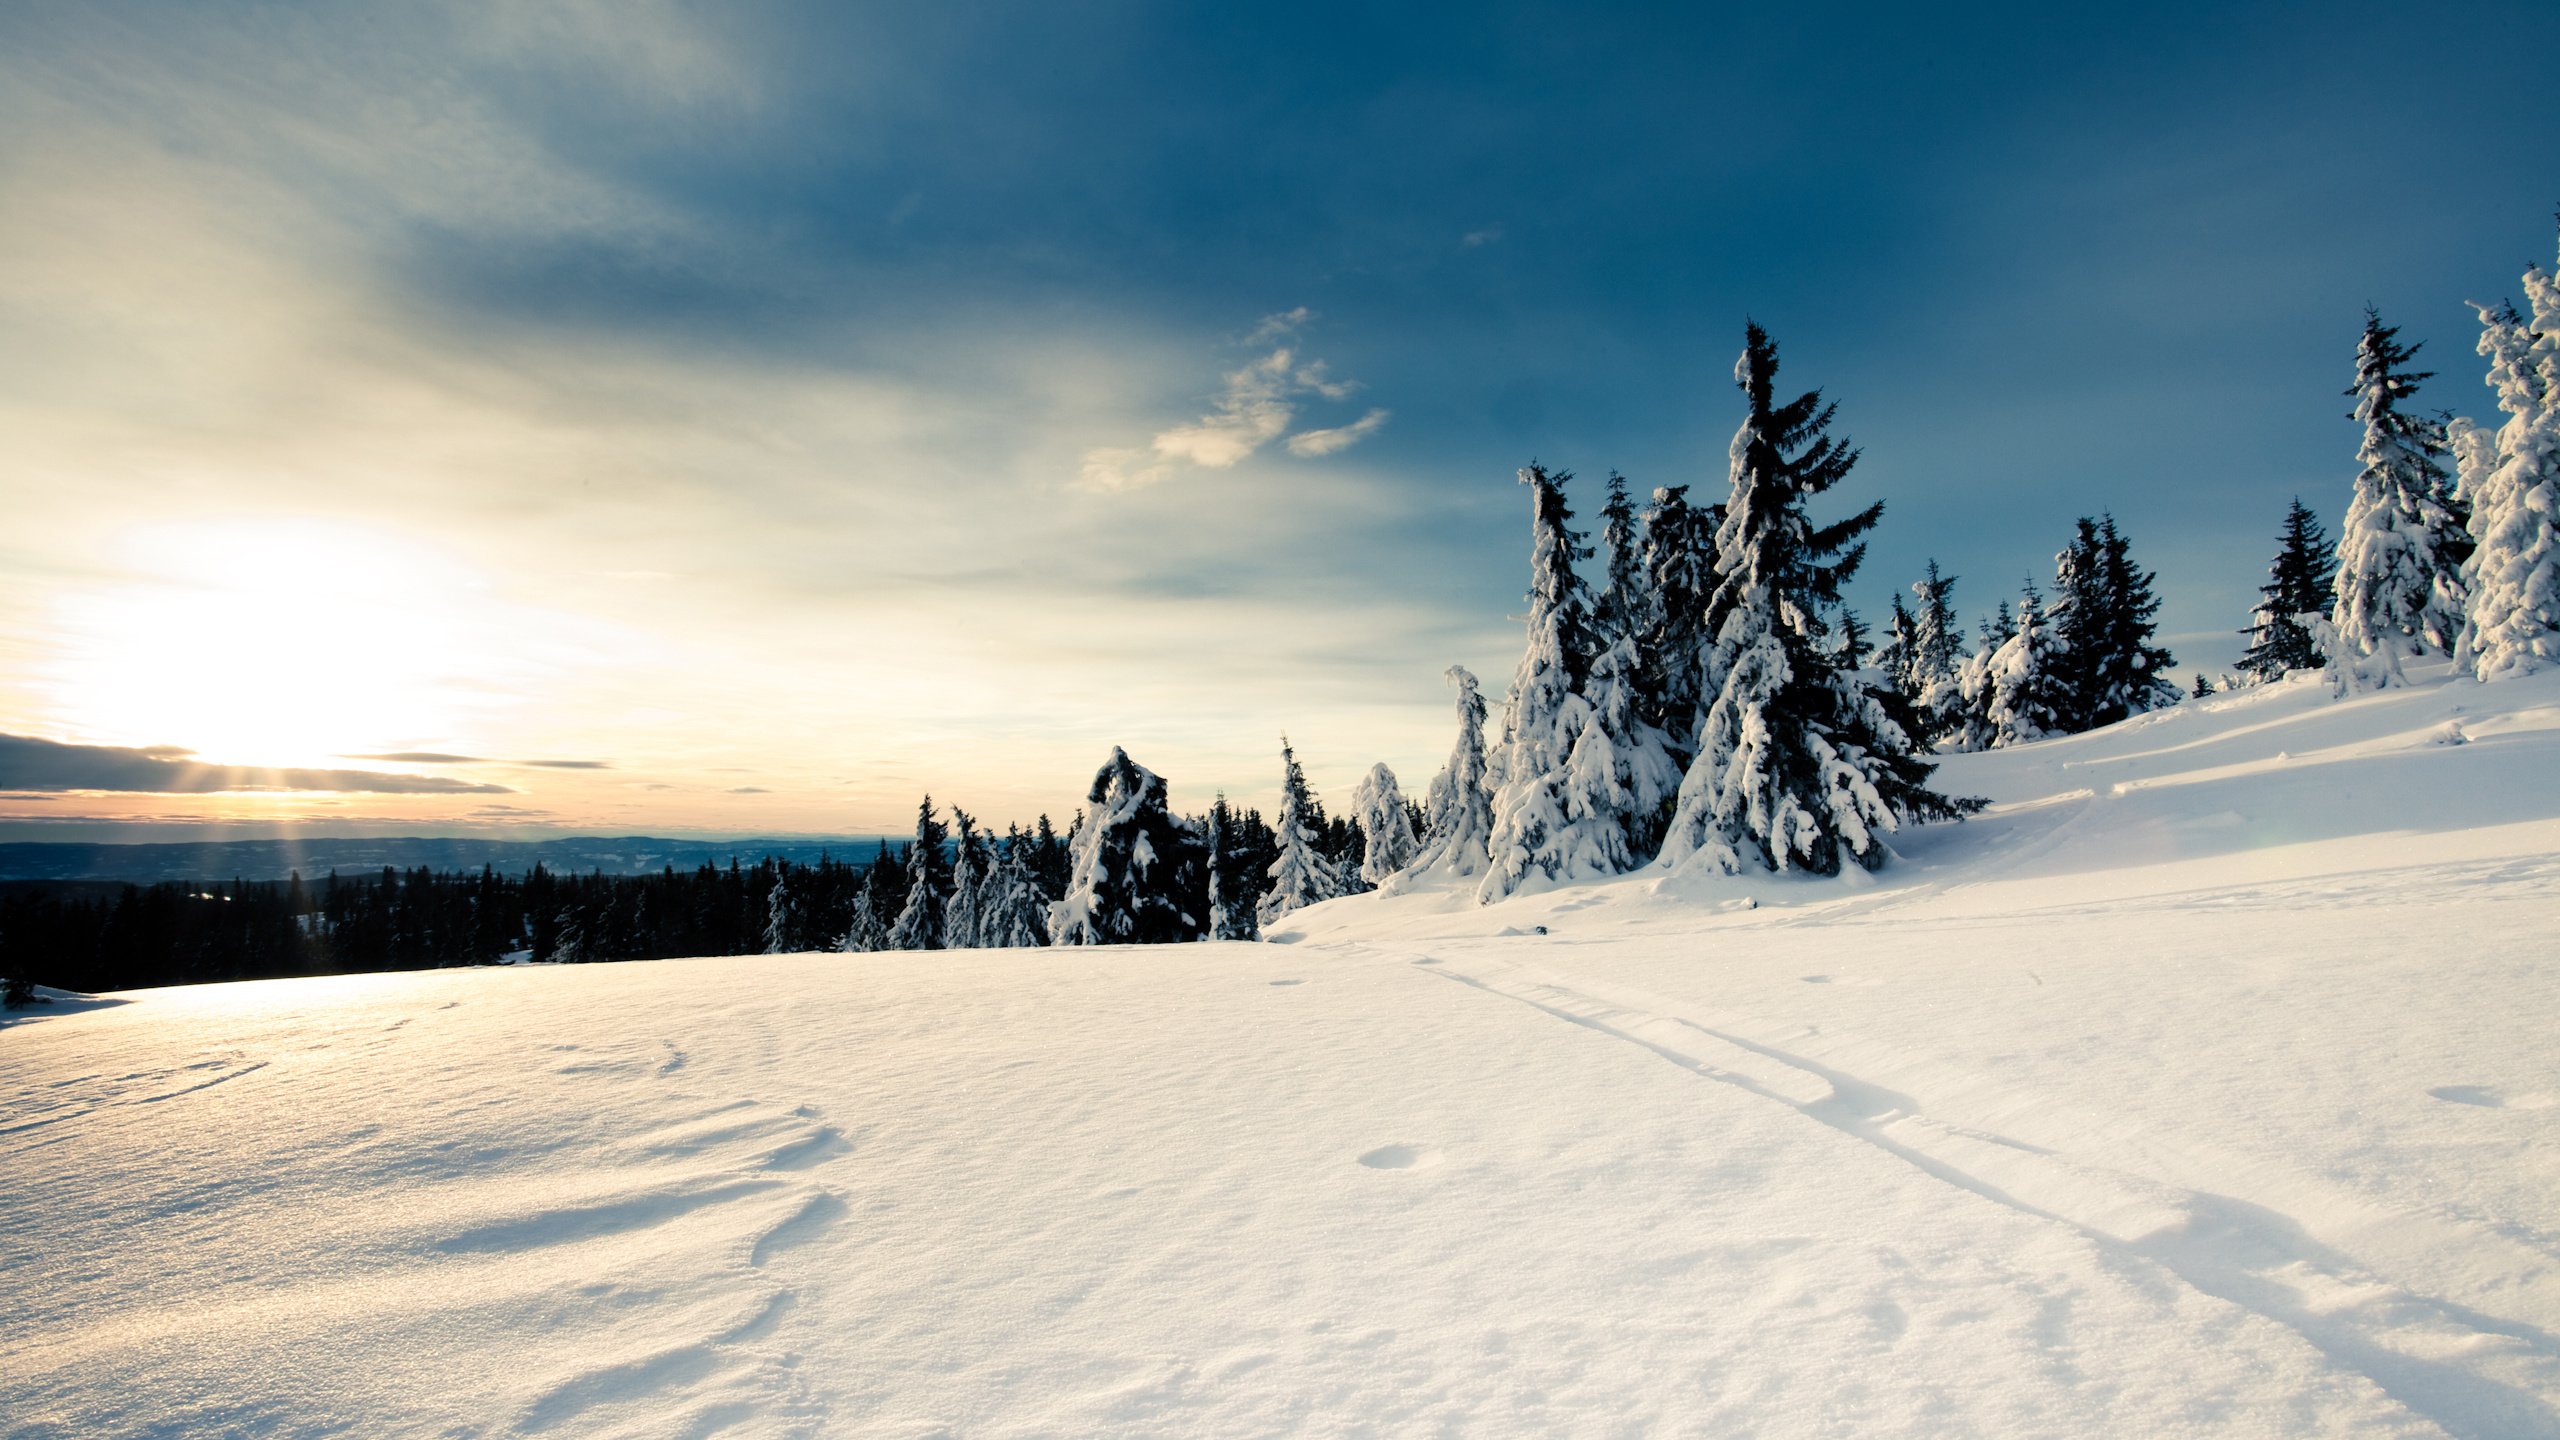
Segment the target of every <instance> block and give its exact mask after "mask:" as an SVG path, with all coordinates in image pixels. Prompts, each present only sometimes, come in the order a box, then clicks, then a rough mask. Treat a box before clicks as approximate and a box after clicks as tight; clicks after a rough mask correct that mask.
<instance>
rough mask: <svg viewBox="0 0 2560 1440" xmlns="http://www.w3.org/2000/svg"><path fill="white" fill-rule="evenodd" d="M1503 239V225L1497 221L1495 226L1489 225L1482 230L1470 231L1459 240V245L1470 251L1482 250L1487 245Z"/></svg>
mask: <svg viewBox="0 0 2560 1440" xmlns="http://www.w3.org/2000/svg"><path fill="white" fill-rule="evenodd" d="M1501 239H1502V225H1501V223H1500V222H1499V221H1497V222H1495V223H1494V224H1491V225H1487V226H1486V227H1484V228H1483V229H1481V230H1470V231H1468V232H1467V233H1466V234H1465V235H1464V236H1462V237H1460V238H1459V240H1458V243H1459V244H1460V245H1463V246H1465V247H1466V248H1467V249H1469V250H1480V249H1482V248H1484V247H1485V246H1487V245H1492V244H1495V243H1497V242H1499V241H1500V240H1501Z"/></svg>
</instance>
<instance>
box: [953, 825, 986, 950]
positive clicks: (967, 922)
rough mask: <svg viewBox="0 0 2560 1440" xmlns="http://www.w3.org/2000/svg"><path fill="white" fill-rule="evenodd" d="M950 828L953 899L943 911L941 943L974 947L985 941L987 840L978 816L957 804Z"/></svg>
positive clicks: (956, 948)
mask: <svg viewBox="0 0 2560 1440" xmlns="http://www.w3.org/2000/svg"><path fill="white" fill-rule="evenodd" d="M951 829H952V833H953V836H954V839H953V842H952V847H951V900H950V903H949V904H948V905H946V906H945V907H944V908H943V912H942V946H943V948H944V949H946V950H972V949H975V948H977V947H978V946H980V945H983V944H985V943H986V942H985V941H984V940H982V939H981V938H979V931H980V928H981V926H982V924H983V922H984V920H985V914H986V902H987V894H986V888H985V887H986V871H987V850H986V842H985V840H984V839H983V838H981V837H980V835H979V834H978V823H977V821H976V819H975V818H973V817H972V816H971V815H970V814H969V812H968V811H966V810H963V809H961V808H960V807H959V806H957V805H954V806H952V807H951Z"/></svg>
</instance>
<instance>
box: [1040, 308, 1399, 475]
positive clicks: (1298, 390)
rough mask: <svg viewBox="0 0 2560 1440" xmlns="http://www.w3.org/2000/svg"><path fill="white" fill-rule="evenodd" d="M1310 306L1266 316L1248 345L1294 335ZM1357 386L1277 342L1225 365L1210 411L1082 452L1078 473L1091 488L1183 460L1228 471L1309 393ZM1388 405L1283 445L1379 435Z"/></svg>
mask: <svg viewBox="0 0 2560 1440" xmlns="http://www.w3.org/2000/svg"><path fill="white" fill-rule="evenodd" d="M1314 318H1315V312H1314V311H1312V310H1309V309H1308V308H1307V307H1306V306H1304V305H1301V306H1298V307H1297V308H1296V309H1294V310H1284V311H1281V312H1280V313H1279V314H1276V315H1267V316H1264V317H1263V320H1262V323H1261V324H1259V325H1257V326H1255V327H1254V329H1253V331H1252V333H1251V334H1249V335H1247V336H1246V337H1245V343H1246V344H1248V345H1260V344H1265V343H1268V342H1270V341H1273V340H1280V339H1286V338H1288V337H1289V336H1291V335H1294V334H1295V333H1296V332H1297V331H1298V330H1299V329H1301V328H1302V327H1304V326H1305V325H1306V324H1307V323H1308V322H1309V321H1311V320H1313V319H1314ZM1359 389H1360V382H1358V381H1356V380H1336V379H1334V378H1333V376H1332V375H1331V374H1330V373H1329V372H1328V371H1327V369H1326V366H1325V362H1324V361H1322V360H1307V361H1304V362H1303V363H1302V362H1301V361H1300V359H1299V354H1298V351H1297V349H1295V348H1294V347H1292V346H1289V345H1282V346H1280V347H1279V348H1277V349H1275V350H1273V351H1272V352H1271V353H1269V354H1267V355H1264V356H1262V357H1261V358H1260V359H1257V360H1255V361H1253V362H1251V363H1250V364H1247V365H1246V366H1245V367H1244V368H1242V369H1240V370H1235V371H1232V372H1230V373H1229V374H1228V375H1227V376H1226V379H1225V383H1224V385H1223V386H1222V387H1221V388H1220V390H1219V392H1218V397H1217V399H1216V400H1215V401H1213V402H1212V403H1211V405H1210V409H1209V413H1208V414H1206V415H1203V416H1201V417H1200V418H1199V419H1197V420H1194V421H1192V422H1190V423H1189V424H1184V425H1176V426H1173V427H1171V428H1169V429H1166V430H1162V431H1159V432H1157V434H1156V435H1155V437H1154V438H1153V439H1152V440H1150V441H1148V442H1147V443H1146V444H1145V445H1140V446H1107V447H1103V448H1100V449H1095V450H1090V451H1087V452H1086V453H1085V457H1084V465H1083V469H1082V472H1081V480H1082V483H1083V486H1084V488H1085V489H1088V490H1096V491H1105V492H1108V491H1118V490H1137V489H1143V488H1145V487H1147V486H1149V485H1157V484H1161V483H1163V482H1164V481H1166V480H1170V479H1172V478H1173V477H1174V475H1175V474H1176V473H1177V472H1178V471H1179V470H1180V469H1182V468H1183V467H1186V466H1187V467H1191V468H1195V469H1202V470H1229V469H1233V468H1234V467H1235V466H1237V465H1240V464H1242V463H1244V461H1246V460H1247V459H1249V458H1251V457H1252V456H1253V454H1254V453H1255V452H1256V451H1259V450H1260V449H1262V448H1263V447H1264V446H1266V445H1268V444H1270V443H1271V442H1272V441H1274V440H1278V439H1280V438H1281V437H1282V436H1283V435H1287V434H1288V431H1289V427H1290V426H1291V425H1292V424H1293V423H1295V422H1296V420H1297V417H1298V407H1299V404H1300V402H1301V401H1303V400H1305V399H1307V398H1308V397H1310V396H1312V397H1316V398H1319V399H1324V400H1347V399H1349V398H1351V396H1352V395H1354V394H1355V393H1357V392H1358V391H1359ZM1387 413H1388V412H1387V411H1385V410H1383V409H1372V410H1371V411H1370V412H1369V413H1368V414H1366V415H1364V416H1362V417H1361V418H1360V419H1358V420H1356V421H1354V422H1352V423H1351V424H1349V425H1337V426H1332V427H1329V428H1324V429H1316V430H1306V431H1301V432H1300V433H1298V434H1296V435H1291V436H1289V438H1288V441H1287V442H1286V449H1287V450H1288V452H1289V453H1290V454H1292V455H1295V456H1298V457H1299V458H1301V459H1315V458H1318V457H1320V456H1325V455H1331V454H1334V453H1336V452H1338V451H1343V450H1348V449H1350V448H1351V447H1352V446H1354V445H1357V444H1359V443H1360V442H1361V441H1362V440H1365V439H1367V438H1368V437H1369V436H1371V435H1373V434H1376V433H1377V431H1378V428H1379V427H1380V426H1382V425H1384V424H1386V423H1387Z"/></svg>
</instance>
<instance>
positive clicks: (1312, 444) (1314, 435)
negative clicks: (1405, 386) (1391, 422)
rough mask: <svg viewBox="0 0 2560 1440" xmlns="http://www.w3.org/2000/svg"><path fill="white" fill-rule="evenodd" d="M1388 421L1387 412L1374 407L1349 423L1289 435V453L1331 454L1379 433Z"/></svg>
mask: <svg viewBox="0 0 2560 1440" xmlns="http://www.w3.org/2000/svg"><path fill="white" fill-rule="evenodd" d="M1386 423H1387V412H1386V411H1385V410H1377V409H1373V410H1371V411H1370V412H1369V413H1368V414H1366V415H1363V416H1361V417H1360V418H1359V419H1357V420H1354V421H1352V422H1351V423H1350V424H1348V425H1337V426H1335V427H1334V428H1332V429H1330V430H1306V431H1301V432H1300V433H1298V434H1295V435H1292V436H1290V437H1289V453H1290V454H1292V455H1298V456H1303V457H1305V458H1308V459H1313V458H1315V457H1316V456H1319V455H1331V454H1333V453H1334V452H1335V451H1337V450H1348V449H1350V448H1351V447H1352V446H1354V445H1357V444H1359V443H1360V442H1361V441H1363V440H1366V439H1368V438H1369V437H1370V436H1372V435H1375V434H1377V433H1378V431H1379V429H1380V428H1381V427H1382V426H1384V425H1385V424H1386Z"/></svg>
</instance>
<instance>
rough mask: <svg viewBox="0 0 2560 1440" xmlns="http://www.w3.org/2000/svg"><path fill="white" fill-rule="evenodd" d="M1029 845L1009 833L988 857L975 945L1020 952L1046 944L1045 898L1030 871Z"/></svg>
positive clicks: (1034, 873) (1017, 834)
mask: <svg viewBox="0 0 2560 1440" xmlns="http://www.w3.org/2000/svg"><path fill="white" fill-rule="evenodd" d="M1032 849H1033V842H1032V841H1031V839H1030V838H1029V837H1027V836H1025V835H1023V834H1022V833H1021V832H1020V831H1019V830H1009V831H1007V833H1006V835H1005V841H1004V845H1003V847H1002V848H1001V850H1000V851H999V852H998V853H997V854H995V855H994V856H993V857H992V860H993V864H992V866H991V867H990V869H989V870H988V874H987V880H986V882H985V885H984V888H983V891H982V894H983V895H984V897H985V898H984V901H983V903H982V904H981V905H980V906H979V910H978V943H979V944H981V945H984V946H986V947H987V948H989V949H992V950H1022V949H1029V948H1030V947H1032V946H1035V945H1046V944H1048V943H1049V897H1048V895H1047V894H1046V893H1044V892H1043V891H1042V890H1041V888H1040V876H1039V874H1038V872H1037V871H1035V870H1034V869H1033V868H1032V864H1031V852H1032Z"/></svg>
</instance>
